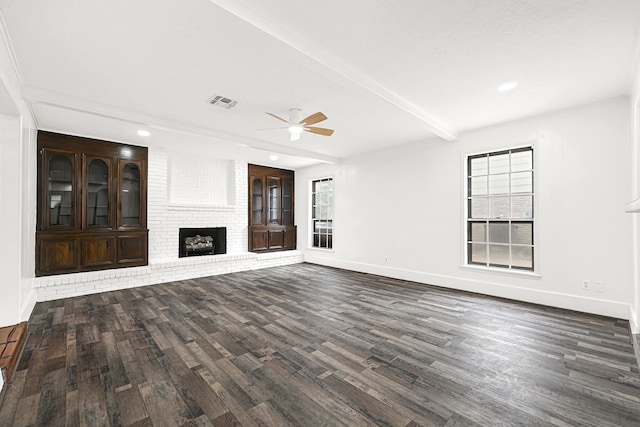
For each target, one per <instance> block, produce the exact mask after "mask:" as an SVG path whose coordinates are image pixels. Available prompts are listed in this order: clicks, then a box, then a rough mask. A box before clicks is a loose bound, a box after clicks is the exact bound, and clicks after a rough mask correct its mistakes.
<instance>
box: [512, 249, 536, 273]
mask: <svg viewBox="0 0 640 427" xmlns="http://www.w3.org/2000/svg"><path fill="white" fill-rule="evenodd" d="M511 262H512V265H513V266H514V267H518V268H528V269H533V248H532V247H531V246H512V247H511Z"/></svg>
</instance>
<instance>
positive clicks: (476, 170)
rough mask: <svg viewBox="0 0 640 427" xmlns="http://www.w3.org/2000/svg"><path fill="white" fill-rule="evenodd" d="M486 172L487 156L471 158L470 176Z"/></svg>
mask: <svg viewBox="0 0 640 427" xmlns="http://www.w3.org/2000/svg"><path fill="white" fill-rule="evenodd" d="M486 174H487V156H483V157H476V158H473V159H471V176H478V175H486Z"/></svg>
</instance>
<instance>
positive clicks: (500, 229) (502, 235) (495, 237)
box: [489, 222, 509, 243]
mask: <svg viewBox="0 0 640 427" xmlns="http://www.w3.org/2000/svg"><path fill="white" fill-rule="evenodd" d="M489 241H490V242H491V243H509V223H508V222H495V223H491V224H489Z"/></svg>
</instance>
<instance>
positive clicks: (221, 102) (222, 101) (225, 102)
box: [208, 95, 238, 110]
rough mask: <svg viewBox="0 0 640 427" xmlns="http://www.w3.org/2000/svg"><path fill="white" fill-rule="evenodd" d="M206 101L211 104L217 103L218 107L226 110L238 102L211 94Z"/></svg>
mask: <svg viewBox="0 0 640 427" xmlns="http://www.w3.org/2000/svg"><path fill="white" fill-rule="evenodd" d="M208 102H209V104H211V105H217V106H218V107H222V108H224V109H226V110H228V109H230V108H233V107H235V106H236V104H237V103H238V101H234V100H233V99H229V98H225V97H224V96H220V95H213V96H212V97H211V98H210V99H209V101H208Z"/></svg>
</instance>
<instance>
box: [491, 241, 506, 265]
mask: <svg viewBox="0 0 640 427" xmlns="http://www.w3.org/2000/svg"><path fill="white" fill-rule="evenodd" d="M489 264H491V265H504V266H509V245H489Z"/></svg>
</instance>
